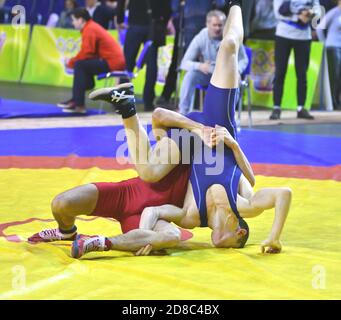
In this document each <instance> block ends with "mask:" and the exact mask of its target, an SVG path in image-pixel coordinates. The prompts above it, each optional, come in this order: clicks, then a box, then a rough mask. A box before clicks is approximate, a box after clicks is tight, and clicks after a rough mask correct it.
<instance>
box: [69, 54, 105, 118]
mask: <svg viewBox="0 0 341 320" xmlns="http://www.w3.org/2000/svg"><path fill="white" fill-rule="evenodd" d="M109 71H110V70H109V66H108V64H107V62H106V61H105V60H99V59H92V60H80V61H77V62H76V63H75V67H74V78H73V88H72V101H73V102H74V105H73V106H71V107H70V108H65V109H63V111H64V112H69V113H85V112H86V107H85V92H86V90H89V89H92V88H93V87H94V86H95V81H94V76H95V75H96V74H100V73H105V72H109Z"/></svg>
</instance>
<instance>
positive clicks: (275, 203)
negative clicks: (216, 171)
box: [237, 188, 292, 253]
mask: <svg viewBox="0 0 341 320" xmlns="http://www.w3.org/2000/svg"><path fill="white" fill-rule="evenodd" d="M291 198H292V191H291V190H290V189H289V188H266V189H261V190H259V191H258V192H256V193H255V194H254V195H253V196H252V198H251V199H250V200H248V199H245V198H243V197H241V196H239V195H238V198H237V208H238V211H239V213H240V215H241V216H242V217H243V218H253V217H256V216H258V215H260V214H261V213H263V212H264V211H265V210H268V209H272V208H275V217H274V222H273V225H272V228H271V231H270V234H269V237H268V239H267V240H265V241H264V242H263V243H262V252H264V251H265V249H266V248H267V247H268V248H269V249H268V252H271V253H275V252H280V251H281V244H280V241H279V239H280V236H281V233H282V230H283V227H284V224H285V221H286V218H287V216H288V213H289V209H290V204H291Z"/></svg>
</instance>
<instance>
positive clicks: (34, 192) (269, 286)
mask: <svg viewBox="0 0 341 320" xmlns="http://www.w3.org/2000/svg"><path fill="white" fill-rule="evenodd" d="M135 175H136V174H135V172H134V171H132V170H127V171H108V170H100V169H96V168H93V169H91V170H73V169H66V168H65V169H59V170H29V169H9V170H0V199H1V200H0V226H1V228H2V230H3V233H4V235H6V236H9V237H8V238H7V239H6V238H5V237H1V238H0V257H1V258H0V279H1V281H0V299H340V298H341V270H340V265H341V254H340V248H341V232H340V224H341V215H340V213H341V201H340V195H341V183H340V182H335V181H327V180H326V181H321V180H320V181H318V180H304V179H289V178H269V177H262V176H258V177H257V189H259V188H261V187H266V186H288V187H291V188H292V189H293V192H294V198H293V203H292V209H291V211H290V213H289V217H288V220H287V224H286V226H285V228H284V232H283V237H282V242H283V252H282V253H281V254H279V255H262V254H261V253H260V246H259V245H260V243H261V242H262V241H263V240H264V239H266V238H267V236H268V233H269V231H270V228H271V225H272V221H273V216H274V212H273V211H269V212H266V213H265V214H264V215H263V216H260V217H258V218H255V219H249V220H248V223H249V225H250V230H251V234H250V239H249V242H248V244H247V246H246V248H244V249H239V250H236V249H228V250H227V249H214V248H212V247H211V245H210V231H209V230H208V229H196V230H194V237H193V238H192V239H191V240H190V241H188V242H187V243H183V244H182V246H181V248H179V249H178V248H177V249H173V250H168V251H167V252H168V256H151V257H134V256H133V255H132V254H130V253H122V252H117V251H111V252H106V253H92V254H89V255H86V256H85V257H83V258H82V259H81V260H75V259H72V258H71V257H70V243H64V242H59V243H53V244H38V245H31V244H28V243H27V242H25V241H26V239H27V237H28V236H30V235H31V234H33V233H35V232H38V231H40V230H42V229H45V228H50V227H56V223H55V222H51V221H50V222H49V221H48V219H52V215H51V213H50V201H51V200H52V198H53V197H54V196H55V195H57V194H58V193H59V192H62V191H64V190H66V189H68V188H72V187H74V186H77V185H80V184H85V183H88V182H95V181H119V180H122V178H123V177H124V178H129V177H133V176H135ZM30 218H39V219H42V220H32V219H31V220H29V219H30ZM82 218H83V217H82ZM84 219H85V220H78V222H77V225H78V230H79V231H80V232H81V233H86V234H103V235H107V236H110V235H115V234H118V233H120V227H119V225H118V223H117V222H114V221H111V220H106V219H102V218H98V219H95V220H93V218H92V219H91V218H88V217H84ZM45 220H47V221H45ZM14 222H19V223H16V224H15V223H14ZM7 223H8V225H5V224H7ZM6 226H7V227H6ZM18 237H19V238H18ZM15 239H16V241H20V240H21V242H13V241H14V240H15Z"/></svg>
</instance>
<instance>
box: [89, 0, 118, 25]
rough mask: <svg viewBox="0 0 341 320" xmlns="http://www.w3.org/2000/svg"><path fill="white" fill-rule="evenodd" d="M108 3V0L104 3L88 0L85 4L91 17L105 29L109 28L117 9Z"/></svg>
mask: <svg viewBox="0 0 341 320" xmlns="http://www.w3.org/2000/svg"><path fill="white" fill-rule="evenodd" d="M107 3H108V2H106V3H104V2H99V1H97V0H86V1H85V6H86V9H87V10H88V12H89V14H90V17H91V18H92V19H93V20H94V21H95V22H97V23H98V24H99V25H101V26H102V27H103V28H104V29H107V30H108V29H109V27H110V24H111V23H112V22H113V19H114V17H115V16H116V10H115V9H114V7H113V6H108V5H107Z"/></svg>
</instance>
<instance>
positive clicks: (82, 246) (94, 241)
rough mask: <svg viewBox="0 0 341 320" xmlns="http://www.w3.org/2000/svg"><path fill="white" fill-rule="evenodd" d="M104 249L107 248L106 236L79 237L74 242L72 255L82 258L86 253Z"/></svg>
mask: <svg viewBox="0 0 341 320" xmlns="http://www.w3.org/2000/svg"><path fill="white" fill-rule="evenodd" d="M104 250H106V246H105V237H102V236H95V237H83V238H81V237H78V238H77V239H76V240H75V241H74V242H73V243H72V248H71V256H72V257H73V258H80V257H82V256H83V255H84V254H86V253H89V252H93V251H104Z"/></svg>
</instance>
